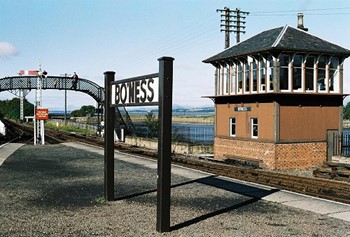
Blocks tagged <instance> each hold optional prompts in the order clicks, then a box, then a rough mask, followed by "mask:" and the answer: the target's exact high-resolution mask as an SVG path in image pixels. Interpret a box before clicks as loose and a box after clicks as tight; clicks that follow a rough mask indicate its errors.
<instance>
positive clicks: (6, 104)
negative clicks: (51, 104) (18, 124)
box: [0, 98, 34, 120]
mask: <svg viewBox="0 0 350 237" xmlns="http://www.w3.org/2000/svg"><path fill="white" fill-rule="evenodd" d="M19 105H20V99H19V98H13V99H12V100H4V101H0V108H1V113H2V115H3V116H4V117H6V118H9V119H16V120H18V119H19V116H20V108H19ZM23 109H24V115H33V114H34V105H33V104H31V103H29V102H28V101H27V100H26V99H25V100H24V106H23Z"/></svg>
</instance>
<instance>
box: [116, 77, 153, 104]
mask: <svg viewBox="0 0 350 237" xmlns="http://www.w3.org/2000/svg"><path fill="white" fill-rule="evenodd" d="M158 91H159V76H158V73H155V74H150V75H144V76H141V77H134V78H129V79H124V80H119V81H113V82H112V83H111V103H110V105H111V106H147V105H157V104H158V99H159V98H158V97H159V96H158Z"/></svg>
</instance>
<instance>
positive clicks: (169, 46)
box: [0, 0, 350, 110]
mask: <svg viewBox="0 0 350 237" xmlns="http://www.w3.org/2000/svg"><path fill="white" fill-rule="evenodd" d="M224 7H229V8H230V9H236V8H240V9H241V10H242V11H246V12H249V13H250V14H249V15H248V16H247V17H246V19H245V21H246V24H245V26H246V28H245V31H246V33H245V34H242V35H241V41H243V40H246V39H248V38H250V37H252V36H254V35H256V34H258V33H261V32H262V31H265V30H269V29H272V28H276V27H281V26H285V25H290V26H292V27H296V26H297V14H298V13H299V12H302V13H304V26H305V27H306V28H308V29H309V33H310V34H312V35H315V36H317V37H320V38H322V39H324V40H327V41H329V42H332V43H335V44H337V45H339V46H342V47H344V48H347V49H350V31H349V30H348V24H349V22H350V1H348V0H332V1H329V0H327V1H325V0H264V1H261V0H230V1H229V0H16V1H13V0H0V78H3V77H6V76H15V75H17V74H18V72H19V70H21V69H24V70H35V69H38V66H39V64H40V65H41V68H42V69H43V70H46V71H47V72H48V73H49V75H55V76H59V75H64V74H66V73H67V74H73V72H77V74H78V75H79V77H80V78H85V79H89V80H91V81H93V82H95V83H97V84H98V85H100V86H104V85H103V84H104V75H103V73H104V72H106V71H115V72H116V79H117V80H119V79H125V78H130V77H135V76H139V75H145V74H150V73H156V72H157V71H158V67H159V62H158V58H160V57H163V56H170V57H173V58H175V61H174V79H173V80H174V81H173V104H174V105H181V106H189V107H202V106H213V102H212V101H211V100H210V99H208V98H202V96H208V95H214V67H213V66H212V65H210V64H205V63H203V62H202V61H203V60H204V59H207V58H209V57H211V56H213V55H215V54H217V53H219V52H221V51H223V50H224V46H225V35H224V32H220V23H221V22H220V20H221V17H220V13H218V12H217V11H216V10H217V9H223V8H224ZM234 44H235V35H234V34H231V46H233V45H234ZM344 93H350V58H348V59H347V60H346V61H345V65H344ZM14 97H15V95H13V94H11V93H9V92H1V93H0V100H5V99H12V98H14ZM26 98H27V99H28V100H29V101H30V102H31V103H34V98H35V91H34V90H33V91H31V92H30V93H29V94H28V95H27V97H26ZM347 101H349V98H347V99H345V101H344V103H346V102H347ZM42 105H43V107H47V108H49V110H64V92H63V91H55V90H44V91H43V102H42ZM82 105H94V106H96V102H95V101H94V100H93V99H92V98H91V97H90V96H88V95H86V94H84V93H81V92H73V91H68V110H74V109H79V108H80V107H81V106H82Z"/></svg>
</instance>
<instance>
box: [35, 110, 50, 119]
mask: <svg viewBox="0 0 350 237" xmlns="http://www.w3.org/2000/svg"><path fill="white" fill-rule="evenodd" d="M35 119H36V120H48V119H49V109H36V110H35Z"/></svg>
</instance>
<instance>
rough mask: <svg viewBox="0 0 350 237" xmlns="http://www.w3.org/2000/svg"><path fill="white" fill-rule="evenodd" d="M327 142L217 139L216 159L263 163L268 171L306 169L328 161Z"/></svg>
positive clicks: (215, 141) (215, 147)
mask: <svg viewBox="0 0 350 237" xmlns="http://www.w3.org/2000/svg"><path fill="white" fill-rule="evenodd" d="M326 151H327V144H326V142H310V143H291V144H274V143H270V142H259V141H253V140H236V139H226V138H219V137H216V138H215V140H214V156H215V159H225V158H227V157H239V158H246V159H251V160H258V161H262V162H263V165H264V166H265V167H266V168H268V169H282V170H283V169H304V168H309V167H314V166H316V165H319V164H322V163H323V162H324V161H325V160H326Z"/></svg>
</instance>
